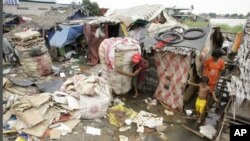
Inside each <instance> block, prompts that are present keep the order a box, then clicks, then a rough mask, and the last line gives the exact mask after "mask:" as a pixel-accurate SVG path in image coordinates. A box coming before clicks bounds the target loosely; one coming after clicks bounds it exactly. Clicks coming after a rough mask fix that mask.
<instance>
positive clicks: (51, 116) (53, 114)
mask: <svg viewBox="0 0 250 141" xmlns="http://www.w3.org/2000/svg"><path fill="white" fill-rule="evenodd" d="M60 116H61V114H60V112H59V111H58V110H57V109H55V108H50V109H49V110H48V112H47V113H46V114H45V115H44V119H45V120H46V122H47V123H48V124H52V122H53V121H54V120H55V121H57V120H59V119H60Z"/></svg>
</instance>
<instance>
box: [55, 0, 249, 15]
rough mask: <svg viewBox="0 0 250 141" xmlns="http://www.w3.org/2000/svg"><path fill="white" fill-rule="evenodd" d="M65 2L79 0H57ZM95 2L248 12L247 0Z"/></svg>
mask: <svg viewBox="0 0 250 141" xmlns="http://www.w3.org/2000/svg"><path fill="white" fill-rule="evenodd" d="M57 1H63V2H65V3H67V2H69V1H81V0H57ZM90 1H91V2H97V3H98V5H99V7H101V8H111V9H121V8H129V7H132V6H137V5H143V4H161V5H163V6H166V7H173V6H175V5H176V6H177V7H190V6H191V5H193V6H194V10H193V13H209V12H214V13H216V14H227V13H229V14H233V13H237V14H244V15H245V14H247V13H248V12H250V1H249V0H90Z"/></svg>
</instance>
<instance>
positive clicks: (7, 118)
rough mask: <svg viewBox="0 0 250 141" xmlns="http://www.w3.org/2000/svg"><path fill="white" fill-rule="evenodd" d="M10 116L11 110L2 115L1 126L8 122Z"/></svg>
mask: <svg viewBox="0 0 250 141" xmlns="http://www.w3.org/2000/svg"><path fill="white" fill-rule="evenodd" d="M11 115H12V110H8V111H7V112H6V113H5V114H4V115H3V124H5V123H7V122H8V120H9V119H10V117H11Z"/></svg>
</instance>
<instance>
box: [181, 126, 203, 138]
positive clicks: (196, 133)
mask: <svg viewBox="0 0 250 141" xmlns="http://www.w3.org/2000/svg"><path fill="white" fill-rule="evenodd" d="M181 126H182V127H183V128H185V129H187V130H188V131H190V132H192V133H194V134H195V135H197V136H199V137H201V138H203V137H204V136H203V135H202V134H201V133H200V132H197V131H195V130H193V129H192V128H190V127H188V126H186V125H184V124H182V125H181Z"/></svg>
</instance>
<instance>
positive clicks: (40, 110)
mask: <svg viewBox="0 0 250 141" xmlns="http://www.w3.org/2000/svg"><path fill="white" fill-rule="evenodd" d="M53 105H54V103H53V102H48V103H46V104H44V105H43V106H41V107H40V108H39V109H38V110H39V112H40V113H41V114H42V115H43V116H44V115H45V114H46V112H47V111H48V109H49V107H51V106H53Z"/></svg>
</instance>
